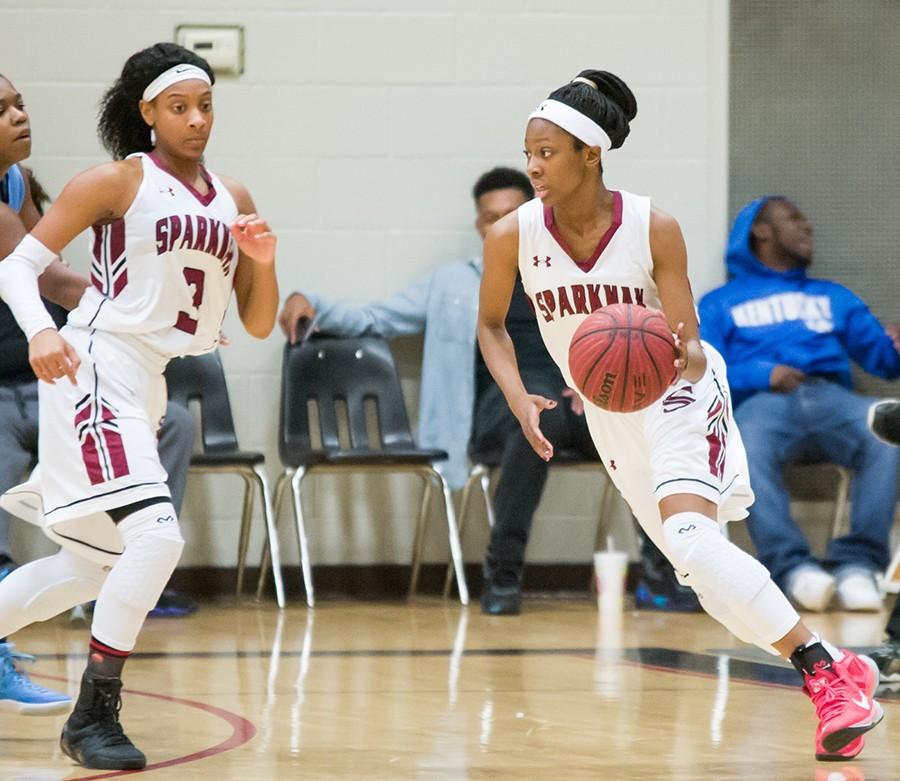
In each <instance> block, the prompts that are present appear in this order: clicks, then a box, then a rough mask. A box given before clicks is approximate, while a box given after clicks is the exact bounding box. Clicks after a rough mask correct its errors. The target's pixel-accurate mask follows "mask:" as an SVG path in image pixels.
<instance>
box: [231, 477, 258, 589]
mask: <svg viewBox="0 0 900 781" xmlns="http://www.w3.org/2000/svg"><path fill="white" fill-rule="evenodd" d="M241 478H242V479H243V481H244V508H243V510H242V511H241V531H240V534H239V535H238V560H237V584H236V586H235V596H237V598H238V599H240V597H241V593H242V592H243V590H244V567H245V566H246V564H247V548H248V547H249V545H250V522H251V520H252V518H253V492H254V490H255V488H256V486H254V485H253V482H252V481H251V480H250V478H249V477H247V475H246V474H244V473H243V472H242V473H241Z"/></svg>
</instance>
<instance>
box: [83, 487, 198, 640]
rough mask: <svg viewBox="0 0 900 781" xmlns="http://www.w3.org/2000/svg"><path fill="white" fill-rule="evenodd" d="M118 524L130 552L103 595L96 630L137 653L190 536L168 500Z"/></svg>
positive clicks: (96, 614)
mask: <svg viewBox="0 0 900 781" xmlns="http://www.w3.org/2000/svg"><path fill="white" fill-rule="evenodd" d="M118 526H119V532H120V533H121V535H122V540H123V542H124V543H125V551H124V552H123V553H122V556H121V558H120V559H119V562H118V563H117V564H116V565H115V566H114V567H113V568H112V571H111V572H110V573H109V576H108V577H107V579H106V582H105V583H104V584H103V588H102V589H101V590H100V594H99V595H98V597H97V604H96V605H95V606H94V620H93V623H92V625H91V632H92V634H93V635H94V637H96V638H97V639H98V640H99V641H100V642H101V643H105V644H106V645H108V646H110V647H111V648H116V649H118V650H120V651H131V650H132V649H133V648H134V644H135V642H136V641H137V636H138V633H139V632H140V631H141V627H142V626H143V624H144V619H145V618H146V617H147V613H149V612H150V611H151V610H152V609H153V607H154V606H155V605H156V602H157V601H158V600H159V595H160V594H162V591H163V589H164V588H165V586H166V583H168V582H169V578H170V577H171V575H172V572H174V570H175V567H176V565H177V564H178V559H179V558H181V550H182V548H184V539H182V537H181V531H180V530H179V528H178V520H177V518H176V516H175V508H174V507H172V505H171V503H168V502H160V503H159V504H153V505H150V506H149V507H144V508H143V509H141V510H138V511H137V512H135V513H133V514H132V515H129V516H128V517H127V518H125V519H124V520H122V521H121V522H120V523H119V525H118Z"/></svg>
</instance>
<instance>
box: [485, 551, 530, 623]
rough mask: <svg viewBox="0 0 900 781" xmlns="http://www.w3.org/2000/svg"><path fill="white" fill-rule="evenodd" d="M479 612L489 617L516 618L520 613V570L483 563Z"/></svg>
mask: <svg viewBox="0 0 900 781" xmlns="http://www.w3.org/2000/svg"><path fill="white" fill-rule="evenodd" d="M481 612H482V613H486V614H487V615H491V616H517V615H519V613H521V612H522V568H521V567H517V566H515V565H512V564H503V563H500V564H493V563H491V562H485V565H484V590H483V591H482V592H481Z"/></svg>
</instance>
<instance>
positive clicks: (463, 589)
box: [429, 467, 469, 605]
mask: <svg viewBox="0 0 900 781" xmlns="http://www.w3.org/2000/svg"><path fill="white" fill-rule="evenodd" d="M429 471H430V473H431V475H432V476H433V478H434V479H435V480H437V482H438V485H439V486H440V488H441V494H442V495H443V497H444V516H445V517H446V519H447V536H448V537H449V540H450V556H451V557H452V559H453V567H454V568H455V569H456V585H457V589H458V591H459V601H460V602H461V603H462V604H463V605H468V604H469V587H468V585H467V584H466V570H465V561H464V560H463V552H462V544H461V543H460V541H459V529H458V528H457V526H456V512H455V511H454V509H453V497H452V495H451V494H450V486H448V485H447V481H446V480H445V479H444V476H443V475H442V474H441V473H440V472H438V471H437V470H436V469H434V468H433V467H432V468H431V469H430V470H429Z"/></svg>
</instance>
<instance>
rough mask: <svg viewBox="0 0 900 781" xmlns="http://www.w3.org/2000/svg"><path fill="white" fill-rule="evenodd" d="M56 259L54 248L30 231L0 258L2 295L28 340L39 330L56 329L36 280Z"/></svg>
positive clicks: (0, 294)
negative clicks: (9, 252)
mask: <svg viewBox="0 0 900 781" xmlns="http://www.w3.org/2000/svg"><path fill="white" fill-rule="evenodd" d="M55 258H56V254H55V253H54V252H53V251H52V250H50V249H48V248H47V247H45V246H44V245H43V244H42V243H41V242H40V241H38V240H37V239H36V238H34V236H32V235H30V234H29V235H27V236H26V237H25V238H24V239H22V241H20V242H19V245H18V246H17V247H16V248H15V249H14V250H13V251H12V253H11V254H10V255H9V256H8V257H7V258H6V259H5V260H2V261H0V298H2V299H3V300H4V301H5V302H6V304H7V306H9V308H10V310H11V311H12V313H13V317H15V318H16V322H17V323H18V324H19V328H21V329H22V330H23V331H24V332H25V336H26V337H27V339H28V341H29V342H30V341H31V339H32V337H33V336H34V335H35V334H36V333H38V332H39V331H43V330H45V329H47V328H53V329H55V328H56V323H54V322H53V318H52V317H50V314H49V313H48V312H47V309H46V308H45V307H44V303H43V301H41V294H40V292H39V291H38V283H37V280H38V277H39V276H40V275H41V274H42V273H43V271H44V269H46V268H47V266H49V265H50V264H51V263H52V262H53V260H54V259H55Z"/></svg>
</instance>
